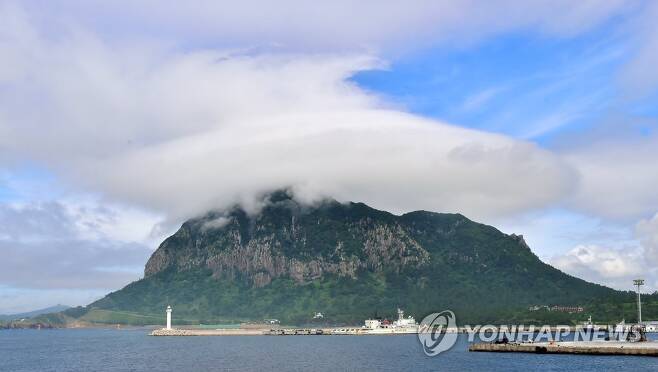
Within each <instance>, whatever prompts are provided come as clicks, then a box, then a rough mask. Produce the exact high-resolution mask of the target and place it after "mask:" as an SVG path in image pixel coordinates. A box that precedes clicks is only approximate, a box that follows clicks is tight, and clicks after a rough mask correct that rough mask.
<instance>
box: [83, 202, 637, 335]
mask: <svg viewBox="0 0 658 372" xmlns="http://www.w3.org/2000/svg"><path fill="white" fill-rule="evenodd" d="M144 275H145V276H144V278H143V279H141V280H139V281H136V282H134V283H131V284H129V285H128V286H126V287H125V288H123V289H121V290H119V291H117V292H114V293H111V294H109V295H107V296H106V297H104V298H103V299H101V300H99V301H97V302H95V303H93V304H91V305H90V306H89V307H88V308H87V309H96V310H102V311H114V312H124V313H125V314H129V313H131V314H142V315H141V316H145V315H146V314H147V315H149V316H152V318H153V319H158V320H159V319H160V318H161V317H162V313H163V309H164V308H165V307H166V306H167V305H171V306H172V307H173V308H174V318H175V319H177V321H179V322H204V323H211V322H218V321H227V320H249V319H251V320H258V319H264V318H277V319H281V320H283V321H289V322H304V321H308V320H309V319H310V317H311V314H314V313H315V312H322V313H324V314H325V319H326V320H327V321H332V322H337V323H340V322H360V321H361V320H362V319H364V318H366V317H369V316H372V315H373V314H385V315H387V314H391V313H393V312H394V311H395V309H396V308H397V307H402V308H404V309H406V310H407V311H408V312H409V313H411V314H417V316H420V315H421V314H427V313H430V312H434V311H440V310H444V309H451V310H453V311H455V313H456V314H458V316H459V317H460V320H462V321H500V320H506V319H510V317H512V316H513V315H512V314H513V313H514V312H518V311H522V310H523V309H527V307H528V306H529V305H536V304H548V305H563V306H576V305H581V306H582V305H584V304H589V303H595V302H601V301H607V302H610V301H617V302H618V301H622V300H628V299H629V298H630V299H631V300H630V301H632V294H630V293H625V292H618V291H615V290H612V289H610V288H607V287H604V286H601V285H597V284H592V283H588V282H586V281H584V280H581V279H578V278H575V277H572V276H570V275H567V274H565V273H563V272H561V271H559V270H557V269H555V268H553V267H551V266H549V265H547V264H545V263H543V262H542V261H540V260H539V258H538V257H537V256H536V255H534V254H533V253H532V251H531V250H530V248H529V247H528V245H527V244H526V243H525V241H524V240H523V237H522V236H520V235H514V234H511V235H507V234H504V233H502V232H500V231H499V230H497V229H495V228H494V227H491V226H487V225H483V224H480V223H477V222H473V221H471V220H469V219H468V218H466V217H464V216H462V215H460V214H444V213H432V212H426V211H416V212H411V213H406V214H403V215H401V216H397V215H394V214H391V213H388V212H384V211H380V210H376V209H373V208H371V207H369V206H367V205H365V204H363V203H345V204H342V203H339V202H337V201H335V200H325V201H323V202H320V203H317V204H315V205H303V204H300V203H299V202H297V201H296V200H295V199H294V198H293V197H292V196H291V195H290V193H289V192H287V191H278V192H274V193H272V194H270V195H269V197H268V198H267V200H266V203H265V205H264V206H263V207H262V209H261V210H260V211H258V212H255V213H248V212H247V211H245V210H244V209H243V208H241V207H240V206H235V207H233V208H231V209H228V210H224V211H213V212H209V213H207V214H206V215H204V216H201V217H199V218H194V219H191V220H189V221H187V222H185V223H183V225H182V226H181V228H180V229H179V230H178V231H177V232H176V233H175V234H174V235H172V236H171V237H169V238H167V239H166V240H165V241H164V242H163V243H162V244H161V245H160V246H159V248H158V249H157V250H156V251H155V252H154V253H153V255H152V256H151V258H150V259H149V260H148V262H147V263H146V267H145V270H144ZM629 296H630V297H629ZM614 311H616V310H614ZM83 312H84V311H83Z"/></svg>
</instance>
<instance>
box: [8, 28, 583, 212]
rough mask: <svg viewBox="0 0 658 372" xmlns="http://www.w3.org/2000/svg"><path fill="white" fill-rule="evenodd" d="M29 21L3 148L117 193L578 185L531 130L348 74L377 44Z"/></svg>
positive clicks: (501, 190) (12, 39) (503, 201)
mask: <svg viewBox="0 0 658 372" xmlns="http://www.w3.org/2000/svg"><path fill="white" fill-rule="evenodd" d="M15 23H16V24H19V25H21V26H20V27H18V26H17V27H16V28H15V29H12V28H9V29H4V30H3V31H2V32H3V34H2V38H3V40H5V42H4V43H3V44H2V45H0V48H2V49H0V50H2V53H3V54H4V55H8V56H10V57H11V59H12V60H15V61H19V63H18V65H19V66H20V71H21V73H14V74H10V75H7V76H6V77H5V81H4V84H5V86H7V87H9V89H7V90H4V91H0V98H1V100H0V102H1V103H0V113H1V114H0V117H1V118H4V119H3V120H2V121H0V132H1V133H2V134H3V135H2V136H0V149H4V151H5V153H6V154H7V157H9V158H18V159H26V158H27V159H30V160H33V161H36V162H37V163H40V164H47V165H48V166H49V167H50V169H52V170H54V171H55V172H56V173H57V174H58V175H62V176H63V178H64V179H65V180H68V182H70V183H71V184H73V185H76V186H78V187H81V188H85V189H86V190H89V191H92V192H100V193H102V194H103V195H104V196H106V197H107V198H108V199H109V200H115V201H119V202H122V203H125V204H128V205H138V206H142V207H146V208H148V209H151V210H155V211H159V212H164V213H166V214H167V215H168V216H170V217H171V216H174V217H176V218H182V217H189V216H191V215H194V214H198V213H201V212H204V211H206V210H207V209H210V208H213V207H222V206H226V205H228V204H230V203H232V202H234V201H235V200H238V199H240V198H242V199H249V198H250V197H252V196H253V195H254V194H256V193H259V192H263V191H267V190H270V189H273V188H278V187H284V186H294V187H295V188H296V189H297V191H298V192H299V193H300V194H301V195H306V196H317V195H330V196H335V197H337V198H339V199H344V200H363V201H366V202H369V203H371V204H373V205H375V206H378V207H380V208H386V209H389V210H393V211H408V210H413V209H421V208H422V209H432V210H439V211H454V210H459V211H462V212H464V213H466V214H468V215H469V216H474V217H483V216H490V215H501V214H502V215H504V214H510V213H515V212H517V211H520V210H526V209H532V208H540V207H543V206H545V205H547V204H549V203H551V202H554V201H555V200H557V199H560V198H562V197H563V196H564V195H565V193H568V192H569V191H570V189H571V187H572V182H573V173H572V170H571V169H570V168H569V166H567V165H566V164H565V163H563V162H562V161H561V160H560V159H559V158H558V157H556V156H554V155H552V154H550V153H549V152H547V151H544V150H541V149H540V148H538V147H537V146H535V145H533V144H530V143H527V142H520V141H515V140H512V139H510V138H507V137H504V136H500V135H494V134H488V133H484V132H478V131H473V130H467V129H462V128H459V127H455V126H451V125H448V124H446V123H442V122H438V121H431V120H426V119H422V118H420V117H417V116H414V115H410V114H406V113H402V112H398V111H393V110H390V109H387V106H386V104H385V103H383V102H381V101H380V100H379V99H378V98H377V97H375V96H372V95H369V94H367V93H366V92H364V91H362V90H360V89H359V88H358V87H356V86H355V85H353V84H352V83H350V82H349V80H348V78H349V77H350V76H351V75H352V74H353V73H354V72H355V71H359V70H364V69H369V68H373V67H376V66H378V64H379V62H378V60H376V59H374V58H372V57H370V56H367V55H353V54H349V55H343V54H322V55H300V54H278V55H273V54H256V55H245V54H241V53H235V52H174V51H163V50H158V49H134V48H130V47H122V48H118V47H110V46H108V45H107V44H105V43H103V42H102V41H100V40H98V39H96V38H94V37H91V36H90V35H87V34H83V33H79V32H71V33H68V34H63V35H60V36H59V37H58V39H57V40H51V39H49V38H46V37H42V36H34V37H27V39H26V36H24V35H38V33H37V32H35V31H34V30H32V29H31V28H30V26H29V24H26V23H25V22H24V21H21V20H20V18H18V21H15ZM26 29H27V30H28V32H24V31H25V30H26ZM30 30H31V32H30ZM17 35H20V37H19V36H17ZM43 66H48V68H47V69H44V68H43ZM35 102H37V103H38V105H39V110H34V105H35ZM0 151H2V150H0Z"/></svg>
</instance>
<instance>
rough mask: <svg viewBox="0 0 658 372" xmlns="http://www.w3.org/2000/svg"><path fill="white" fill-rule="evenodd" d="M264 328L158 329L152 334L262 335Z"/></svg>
mask: <svg viewBox="0 0 658 372" xmlns="http://www.w3.org/2000/svg"><path fill="white" fill-rule="evenodd" d="M263 331H264V330H262V329H242V328H234V329H156V330H154V331H153V332H151V333H150V335H151V336H262V335H263V334H264V333H263Z"/></svg>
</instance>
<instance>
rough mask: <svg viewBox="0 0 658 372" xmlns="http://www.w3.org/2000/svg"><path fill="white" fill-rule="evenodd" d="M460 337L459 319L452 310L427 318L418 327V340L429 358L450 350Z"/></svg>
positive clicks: (433, 314)
mask: <svg viewBox="0 0 658 372" xmlns="http://www.w3.org/2000/svg"><path fill="white" fill-rule="evenodd" d="M458 336H459V332H458V329H457V319H456V318H455V313H453V312H452V311H450V310H444V311H442V312H440V313H432V314H430V315H428V316H426V317H425V318H424V319H423V320H422V321H421V322H420V326H419V327H418V340H419V341H420V343H421V345H423V352H424V353H425V355H427V356H436V355H439V354H440V353H442V352H444V351H447V350H450V348H451V347H453V346H454V345H455V342H457V337H458Z"/></svg>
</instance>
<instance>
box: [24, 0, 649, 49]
mask: <svg viewBox="0 0 658 372" xmlns="http://www.w3.org/2000/svg"><path fill="white" fill-rule="evenodd" d="M635 3H636V2H635V1H632V0H631V1H627V0H607V1H605V2H601V1H596V0H581V1H578V2H573V1H568V0H552V1H547V0H540V1H516V0H500V1H496V2H492V1H486V0H454V1H433V0H412V1H409V0H389V1H384V2H382V1H376V0H362V1H351V0H336V1H330V2H309V1H303V0H284V1H277V2H268V1H261V0H244V1H239V2H235V1H233V2H231V1H210V0H196V1H186V2H162V1H155V0H144V1H137V2H136V1H112V2H109V3H108V2H106V1H87V0H84V1H66V2H60V1H49V2H40V1H34V2H31V1H23V2H21V4H22V6H24V7H26V8H27V9H29V11H31V12H32V13H36V14H38V15H39V17H35V18H37V19H38V20H39V21H41V22H44V23H47V24H49V25H50V26H51V27H57V26H61V23H64V24H69V23H72V22H73V21H75V22H76V23H79V24H81V25H82V26H83V27H85V28H87V29H90V30H93V31H94V32H95V33H98V34H100V35H102V36H103V37H105V38H112V39H121V38H127V39H131V38H134V36H135V35H136V34H137V35H144V36H145V37H150V38H156V37H157V38H163V37H164V38H168V39H170V40H171V39H178V40H181V39H182V40H183V41H187V42H188V44H190V43H192V44H193V45H215V46H217V45H219V46H227V45H228V46H232V45H238V46H244V45H249V46H254V45H256V46H264V47H269V46H278V47H282V48H288V49H295V50H300V49H304V50H315V51H318V50H324V51H326V50H346V49H352V50H353V49H355V48H357V49H362V48H364V47H365V48H377V49H382V48H383V49H388V50H390V49H393V50H400V49H409V48H415V47H418V46H422V45H427V44H434V43H437V42H450V43H455V44H457V45H460V44H463V43H464V42H468V41H472V40H476V39H479V38H482V37H485V36H490V35H492V34H496V33H501V32H508V31H511V30H517V29H526V30H537V31H539V32H540V33H545V34H551V35H560V36H563V35H573V34H576V33H579V32H582V31H584V30H587V29H589V28H591V27H593V26H595V25H597V24H600V23H601V22H602V21H604V20H606V19H608V18H610V17H611V16H613V15H616V14H619V13H623V12H625V11H626V9H628V8H632V5H633V4H635ZM119 20H120V21H119ZM117 24H120V27H117Z"/></svg>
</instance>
